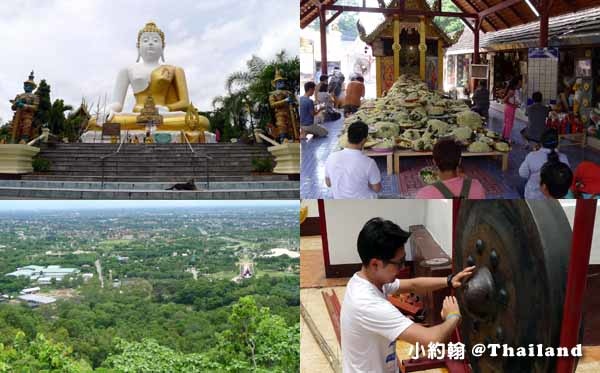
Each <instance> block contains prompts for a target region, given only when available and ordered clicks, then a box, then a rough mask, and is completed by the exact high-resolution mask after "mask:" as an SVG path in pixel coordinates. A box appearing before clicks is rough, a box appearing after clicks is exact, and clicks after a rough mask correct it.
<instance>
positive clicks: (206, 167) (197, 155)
mask: <svg viewBox="0 0 600 373" xmlns="http://www.w3.org/2000/svg"><path fill="white" fill-rule="evenodd" d="M181 137H183V138H184V139H185V142H186V144H187V146H188V148H189V150H190V152H191V153H192V159H193V166H192V173H193V174H194V175H196V160H197V158H204V167H205V176H206V189H207V190H208V189H210V171H209V169H208V161H212V159H213V158H212V157H211V156H210V155H208V154H206V153H204V154H198V153H196V152H195V151H194V147H192V144H190V141H189V140H188V138H187V136H186V135H185V133H182V136H181Z"/></svg>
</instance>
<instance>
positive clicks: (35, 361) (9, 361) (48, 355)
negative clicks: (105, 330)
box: [0, 332, 92, 373]
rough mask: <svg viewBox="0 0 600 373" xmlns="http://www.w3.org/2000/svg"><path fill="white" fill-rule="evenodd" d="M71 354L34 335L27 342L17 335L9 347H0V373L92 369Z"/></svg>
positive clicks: (62, 372) (76, 372)
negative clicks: (31, 339) (32, 338)
mask: <svg viewBox="0 0 600 373" xmlns="http://www.w3.org/2000/svg"><path fill="white" fill-rule="evenodd" d="M71 355H72V350H71V349H70V348H68V347H66V346H65V345H63V344H62V343H56V342H53V341H51V340H48V339H46V338H45V337H44V336H43V335H42V334H38V335H37V337H36V338H35V339H34V340H33V341H28V340H27V338H26V336H25V333H23V332H18V333H17V334H16V336H15V338H14V341H13V343H12V346H4V345H3V344H0V372H2V373H4V372H6V373H8V372H47V373H87V372H92V368H91V367H90V366H89V364H87V363H85V362H84V361H78V360H76V359H75V358H73V357H72V356H71Z"/></svg>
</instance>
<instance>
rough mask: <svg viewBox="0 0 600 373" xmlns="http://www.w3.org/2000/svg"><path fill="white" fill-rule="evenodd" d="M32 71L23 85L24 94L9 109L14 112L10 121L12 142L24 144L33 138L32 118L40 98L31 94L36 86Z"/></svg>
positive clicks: (16, 98) (13, 101) (12, 101)
mask: <svg viewBox="0 0 600 373" xmlns="http://www.w3.org/2000/svg"><path fill="white" fill-rule="evenodd" d="M33 79H34V76H33V71H32V72H31V74H29V79H28V80H26V81H25V82H24V83H23V90H24V91H25V93H20V94H18V95H17V96H16V97H15V99H14V100H10V102H11V103H12V106H11V109H12V110H14V111H15V115H14V116H13V120H12V142H13V143H17V142H21V143H26V142H27V141H29V140H31V139H32V138H33V137H34V136H33V135H34V133H33V131H34V128H33V127H32V123H33V117H34V115H35V113H36V112H37V109H38V105H39V104H40V98H39V97H38V95H36V94H34V93H33V90H34V89H35V87H37V84H35V82H34V81H33Z"/></svg>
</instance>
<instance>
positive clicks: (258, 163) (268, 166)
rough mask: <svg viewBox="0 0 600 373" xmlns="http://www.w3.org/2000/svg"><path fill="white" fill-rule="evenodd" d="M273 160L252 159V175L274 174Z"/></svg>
mask: <svg viewBox="0 0 600 373" xmlns="http://www.w3.org/2000/svg"><path fill="white" fill-rule="evenodd" d="M274 167H275V165H274V164H273V160H272V159H271V158H252V174H253V175H264V174H271V173H272V172H273V168H274Z"/></svg>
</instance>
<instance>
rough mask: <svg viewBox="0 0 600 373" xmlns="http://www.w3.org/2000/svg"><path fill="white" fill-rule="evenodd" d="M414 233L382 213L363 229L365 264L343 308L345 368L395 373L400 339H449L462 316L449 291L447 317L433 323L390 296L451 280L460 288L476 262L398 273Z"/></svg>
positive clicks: (360, 246)
mask: <svg viewBox="0 0 600 373" xmlns="http://www.w3.org/2000/svg"><path fill="white" fill-rule="evenodd" d="M409 236H410V233H409V232H406V231H404V230H402V228H400V227H399V226H398V225H396V224H395V223H393V222H391V221H389V220H383V219H381V218H373V219H371V220H369V221H368V222H367V223H366V224H365V225H364V227H363V229H362V230H361V232H360V234H359V235H358V241H357V246H358V254H359V255H360V258H361V261H362V263H363V264H362V269H361V270H360V271H359V272H357V273H355V274H354V276H353V277H352V278H351V279H350V281H349V282H348V285H347V287H346V294H345V295H344V302H343V304H342V310H341V317H340V320H341V328H340V329H341V333H342V360H343V372H344V373H358V372H360V373H396V372H398V362H397V359H396V340H397V339H401V340H403V341H406V342H408V343H411V344H415V343H416V342H419V343H420V344H421V345H423V346H427V345H428V344H429V343H430V342H434V343H435V342H440V343H446V342H448V340H449V339H450V337H451V334H452V332H453V331H454V329H455V328H456V327H457V325H458V323H459V322H460V319H461V315H460V310H459V307H458V303H457V302H456V298H454V297H446V299H445V300H444V304H443V306H442V311H441V315H442V318H443V319H444V322H443V323H441V324H439V325H435V326H432V327H429V328H427V327H424V326H421V325H419V324H415V323H413V321H411V320H410V319H409V318H407V317H406V316H404V315H403V314H402V313H401V312H400V311H399V310H398V309H397V308H396V307H394V306H393V305H392V304H391V303H390V302H389V301H388V300H387V295H388V294H392V293H409V292H417V293H420V292H426V291H434V290H438V289H442V288H445V287H448V286H452V287H453V288H458V287H460V286H462V285H463V282H464V281H466V280H467V279H468V278H469V277H470V276H471V275H472V274H473V270H474V269H475V267H468V268H466V269H464V270H463V271H462V272H459V273H457V274H455V275H450V276H448V277H447V278H446V277H420V278H413V279H406V280H401V281H400V280H398V279H396V275H397V274H398V271H399V270H401V269H402V268H403V267H404V257H405V252H404V244H405V243H406V241H407V240H408V238H409Z"/></svg>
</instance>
